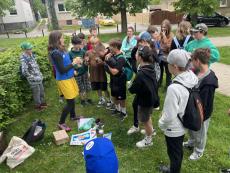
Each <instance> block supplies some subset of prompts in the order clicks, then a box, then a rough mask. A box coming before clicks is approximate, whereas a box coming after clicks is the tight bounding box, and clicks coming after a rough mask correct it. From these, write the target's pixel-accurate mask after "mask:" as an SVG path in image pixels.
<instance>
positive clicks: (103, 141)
mask: <svg viewBox="0 0 230 173" xmlns="http://www.w3.org/2000/svg"><path fill="white" fill-rule="evenodd" d="M84 159H85V167H86V172H87V173H118V159H117V156H116V153H115V149H114V146H113V143H112V142H111V141H110V140H109V139H107V138H96V139H93V140H91V141H89V142H87V143H86V144H85V146H84Z"/></svg>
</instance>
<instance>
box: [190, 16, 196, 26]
mask: <svg viewBox="0 0 230 173" xmlns="http://www.w3.org/2000/svg"><path fill="white" fill-rule="evenodd" d="M191 24H192V26H193V27H195V26H196V24H197V14H192V15H191Z"/></svg>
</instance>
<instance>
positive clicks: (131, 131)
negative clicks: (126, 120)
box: [127, 126, 140, 135]
mask: <svg viewBox="0 0 230 173" xmlns="http://www.w3.org/2000/svg"><path fill="white" fill-rule="evenodd" d="M139 131H140V128H139V127H135V126H132V127H131V128H130V129H129V130H128V132H127V135H131V134H133V133H137V132H139Z"/></svg>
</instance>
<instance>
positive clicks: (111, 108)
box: [106, 103, 116, 111]
mask: <svg viewBox="0 0 230 173" xmlns="http://www.w3.org/2000/svg"><path fill="white" fill-rule="evenodd" d="M106 109H108V110H110V111H114V110H115V109H116V108H115V105H114V104H113V103H111V105H110V106H109V107H106Z"/></svg>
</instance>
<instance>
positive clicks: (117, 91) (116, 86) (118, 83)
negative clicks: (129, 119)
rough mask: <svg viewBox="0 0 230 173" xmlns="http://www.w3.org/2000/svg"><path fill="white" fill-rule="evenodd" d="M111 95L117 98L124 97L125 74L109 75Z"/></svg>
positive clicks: (122, 98) (121, 98)
mask: <svg viewBox="0 0 230 173" xmlns="http://www.w3.org/2000/svg"><path fill="white" fill-rule="evenodd" d="M110 88H111V96H112V97H115V98H116V99H117V100H125V99H126V76H125V74H122V75H120V76H111V79H110Z"/></svg>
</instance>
